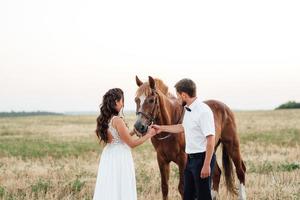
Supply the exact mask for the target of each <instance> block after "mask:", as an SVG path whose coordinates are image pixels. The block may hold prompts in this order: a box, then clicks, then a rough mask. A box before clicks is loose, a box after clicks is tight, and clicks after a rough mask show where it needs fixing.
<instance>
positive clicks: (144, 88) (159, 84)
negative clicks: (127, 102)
mask: <svg viewBox="0 0 300 200" xmlns="http://www.w3.org/2000/svg"><path fill="white" fill-rule="evenodd" d="M154 81H155V87H156V90H159V91H160V92H161V93H163V94H164V95H166V96H168V97H169V96H170V97H171V96H172V95H171V94H170V93H169V88H168V86H166V85H165V84H164V82H163V81H162V80H160V79H158V78H156V79H154ZM151 92H152V91H151V88H150V85H149V82H144V83H143V85H141V86H140V87H139V88H138V90H137V92H136V95H137V96H138V97H139V96H142V95H143V94H145V95H146V96H149V95H150V94H151Z"/></svg>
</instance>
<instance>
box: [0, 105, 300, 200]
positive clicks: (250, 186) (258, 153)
mask: <svg viewBox="0 0 300 200" xmlns="http://www.w3.org/2000/svg"><path fill="white" fill-rule="evenodd" d="M235 115H236V118H237V124H238V132H239V135H240V141H241V152H242V156H243V159H244V160H245V162H246V167H247V174H246V191H247V197H248V199H250V200H251V199H300V196H299V194H300V163H299V161H300V151H299V149H300V110H288V111H286V110H276V111H247V112H235ZM95 118H96V116H32V117H16V118H13V117H9V118H0V199H3V200H13V199H16V200H19V199H24V200H29V199H37V200H40V199H47V200H48V199H49V200H54V199H55V200H56V199H62V200H69V199H72V200H73V199H74V200H75V199H86V200H90V199H92V198H93V191H94V187H95V181H96V176H97V169H98V164H99V159H100V156H101V150H102V147H103V146H102V145H99V144H98V141H97V138H96V137H95V134H94V130H95ZM126 119H128V124H129V127H132V124H133V121H134V116H128V117H127V118H126ZM132 153H133V158H134V162H135V170H136V180H137V191H138V199H140V200H146V199H147V200H151V199H161V188H160V173H159V169H158V165H157V161H156V152H155V150H154V148H153V146H152V144H151V142H150V141H147V142H146V143H145V144H143V145H141V146H139V147H137V148H135V149H133V150H132ZM217 155H218V159H220V156H219V155H220V152H218V153H217ZM219 164H221V162H219ZM178 177H179V174H178V169H177V166H176V165H175V164H174V163H171V169H170V180H169V199H175V200H178V199H180V195H179V193H178V190H177V186H178ZM236 180H237V178H236ZM236 184H238V183H236ZM219 197H220V199H232V197H231V196H228V195H227V192H226V189H225V186H224V180H223V179H222V181H221V185H220V191H219Z"/></svg>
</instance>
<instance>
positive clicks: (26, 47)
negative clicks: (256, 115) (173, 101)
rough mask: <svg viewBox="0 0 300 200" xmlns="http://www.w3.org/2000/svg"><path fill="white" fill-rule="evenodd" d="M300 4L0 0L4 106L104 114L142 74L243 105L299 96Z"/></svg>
mask: <svg viewBox="0 0 300 200" xmlns="http://www.w3.org/2000/svg"><path fill="white" fill-rule="evenodd" d="M299 10H300V2H299V1H290V0H286V1H276V0H254V1H240V0H237V1H230V0H229V1H207V2H206V1H174V0H173V1H164V0H160V1H156V0H153V1H143V0H127V1H124V0H122V1H115V0H109V1H99V0H85V1H78V0H72V1H71V0H43V1H41V0H26V1H25V0H1V1H0V112H1V111H11V110H14V111H35V110H45V111H55V112H68V111H98V110H99V104H100V103H101V99H102V96H103V95H104V93H105V92H106V91H107V90H108V89H110V88H113V87H120V88H122V89H123V90H124V92H125V110H134V109H135V103H134V96H135V92H136V89H137V86H136V84H135V75H138V76H139V77H140V79H141V80H143V81H147V80H148V76H149V75H150V76H153V77H155V78H160V79H162V80H163V81H164V82H165V83H166V84H167V85H168V86H169V88H170V91H171V92H172V93H175V90H174V85H175V83H176V82H177V81H179V80H180V79H182V78H191V79H192V80H194V81H195V82H196V84H197V95H198V97H199V98H200V99H202V100H207V99H217V100H220V101H223V102H224V103H226V104H227V105H228V106H230V107H231V108H233V109H236V110H261V109H274V108H275V107H276V106H278V105H279V104H281V103H284V102H286V101H288V100H296V101H300V79H299V74H300V37H299V35H300V26H299V24H300V12H299Z"/></svg>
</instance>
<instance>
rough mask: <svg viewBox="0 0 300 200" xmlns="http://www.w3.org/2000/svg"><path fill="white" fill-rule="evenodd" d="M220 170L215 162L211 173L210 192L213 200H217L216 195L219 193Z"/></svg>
mask: <svg viewBox="0 0 300 200" xmlns="http://www.w3.org/2000/svg"><path fill="white" fill-rule="evenodd" d="M221 173H222V172H221V169H220V167H219V165H218V162H217V160H216V163H215V167H214V171H213V176H212V179H213V180H212V182H213V185H212V191H211V197H212V199H213V200H215V199H217V195H218V192H219V185H220V179H221Z"/></svg>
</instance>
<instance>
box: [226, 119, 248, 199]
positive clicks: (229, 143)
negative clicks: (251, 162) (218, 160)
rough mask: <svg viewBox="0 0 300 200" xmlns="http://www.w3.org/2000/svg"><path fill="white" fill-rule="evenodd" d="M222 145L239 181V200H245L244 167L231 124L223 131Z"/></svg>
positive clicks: (235, 133)
mask: <svg viewBox="0 0 300 200" xmlns="http://www.w3.org/2000/svg"><path fill="white" fill-rule="evenodd" d="M222 143H223V145H225V148H226V150H227V153H228V155H229V156H230V158H231V159H232V161H233V163H234V165H235V169H236V174H237V177H238V179H239V181H240V186H239V199H241V200H245V199H246V192H245V173H246V167H245V163H244V162H243V160H242V157H241V152H240V144H239V139H238V136H237V132H236V128H235V126H234V125H233V124H231V125H228V126H227V127H226V129H225V130H224V132H223V133H222Z"/></svg>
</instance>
